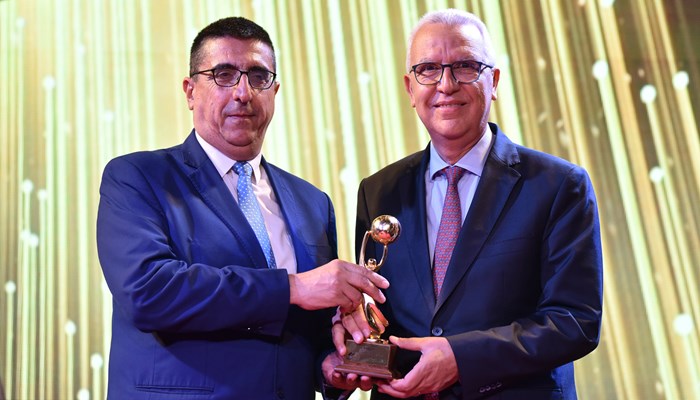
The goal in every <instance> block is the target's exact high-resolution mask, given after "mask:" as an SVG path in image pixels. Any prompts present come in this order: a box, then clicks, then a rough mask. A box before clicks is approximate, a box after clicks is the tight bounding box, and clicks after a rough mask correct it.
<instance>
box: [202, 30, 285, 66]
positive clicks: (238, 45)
mask: <svg viewBox="0 0 700 400" xmlns="http://www.w3.org/2000/svg"><path fill="white" fill-rule="evenodd" d="M202 50H203V52H202V55H203V57H202V68H203V69H206V68H213V67H215V66H217V65H232V66H234V67H236V68H240V69H244V70H248V69H249V68H252V67H262V68H265V69H267V70H270V71H273V72H274V71H275V54H274V52H273V51H272V49H271V48H270V46H269V45H267V44H265V43H263V42H261V41H259V40H256V39H237V38H233V37H217V38H211V39H207V40H206V41H205V42H204V44H203V45H202Z"/></svg>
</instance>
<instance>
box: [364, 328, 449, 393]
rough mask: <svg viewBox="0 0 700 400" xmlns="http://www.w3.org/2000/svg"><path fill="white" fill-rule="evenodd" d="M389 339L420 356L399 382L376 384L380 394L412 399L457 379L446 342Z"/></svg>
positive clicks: (425, 338)
mask: <svg viewBox="0 0 700 400" xmlns="http://www.w3.org/2000/svg"><path fill="white" fill-rule="evenodd" d="M389 340H390V341H391V342H392V343H393V344H395V345H397V346H398V347H400V348H402V349H406V350H414V351H420V352H421V357H420V360H418V363H417V364H416V365H415V366H414V367H413V369H412V370H411V371H409V372H408V374H406V376H405V377H403V378H402V379H393V380H391V381H378V382H376V384H377V387H378V388H379V391H380V392H382V393H386V394H388V395H391V396H393V397H398V398H407V397H414V396H419V395H421V394H426V393H432V392H439V391H440V390H442V389H444V388H446V387H448V386H450V385H452V384H453V383H455V382H457V380H458V379H459V374H458V373H459V371H458V370H457V361H456V360H455V355H454V353H453V352H452V347H451V346H450V344H449V343H448V342H447V339H445V338H442V337H424V338H399V337H396V336H391V337H390V338H389Z"/></svg>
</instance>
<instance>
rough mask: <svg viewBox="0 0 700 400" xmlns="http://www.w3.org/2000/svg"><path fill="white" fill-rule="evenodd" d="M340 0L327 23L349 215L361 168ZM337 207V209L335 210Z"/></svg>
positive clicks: (334, 2)
mask: <svg viewBox="0 0 700 400" xmlns="http://www.w3.org/2000/svg"><path fill="white" fill-rule="evenodd" d="M340 1H341V0H331V1H329V3H328V12H329V17H328V19H329V21H328V25H329V26H330V32H331V42H332V43H333V54H332V55H333V61H334V62H333V64H334V65H335V68H336V81H335V82H334V88H335V90H336V91H337V93H338V94H337V96H338V108H339V109H340V110H341V112H340V132H338V133H339V134H340V139H341V141H342V146H341V147H342V151H343V157H344V160H345V165H344V166H343V167H342V169H341V171H340V181H341V182H342V184H343V190H342V196H343V199H344V201H343V203H344V204H345V208H346V210H347V214H349V215H352V214H353V210H355V207H356V202H357V195H356V193H355V190H354V188H356V187H358V185H359V183H360V178H359V173H358V172H359V171H360V166H359V163H358V154H357V149H356V148H355V132H357V131H356V129H357V126H356V125H355V120H354V116H355V110H354V108H353V103H352V97H351V93H350V90H349V87H348V86H349V85H348V82H350V81H351V80H352V79H351V75H350V72H349V71H348V63H349V62H350V61H349V60H348V58H347V54H348V52H349V50H348V49H347V47H346V46H345V43H346V41H345V36H344V34H343V27H344V25H345V23H346V20H345V18H343V16H342V14H341V9H340ZM336 207H337V206H336ZM345 227H346V229H345V236H346V237H347V238H353V237H354V231H355V227H354V226H353V225H352V224H346V225H345ZM352 248H353V245H352V243H348V244H347V245H346V246H345V247H344V250H343V251H344V252H345V253H347V254H343V255H342V256H341V257H342V258H345V259H354V256H353V255H352V254H350V253H351V251H350V249H352Z"/></svg>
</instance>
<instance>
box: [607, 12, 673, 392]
mask: <svg viewBox="0 0 700 400" xmlns="http://www.w3.org/2000/svg"><path fill="white" fill-rule="evenodd" d="M601 19H602V21H601V23H602V25H603V26H605V27H606V29H605V31H604V32H605V34H606V40H605V43H606V45H607V48H608V53H609V54H615V55H621V54H624V52H623V47H622V44H621V39H620V37H619V32H618V31H617V25H616V18H615V15H614V12H612V9H610V8H608V9H601ZM615 61H616V62H613V63H611V66H612V67H613V75H615V76H625V74H626V73H627V72H626V70H625V63H624V60H623V59H619V60H615ZM613 84H614V85H615V86H616V90H615V96H616V98H617V100H618V104H619V107H620V114H621V121H622V123H623V124H624V125H626V126H625V128H624V129H625V138H626V139H627V142H626V146H623V147H616V146H613V149H615V148H619V149H620V150H622V149H626V152H625V154H626V155H628V156H629V161H630V162H631V166H632V168H633V169H632V170H633V171H639V172H638V173H636V174H633V175H631V177H632V180H633V181H634V183H635V186H634V189H635V190H636V194H637V196H636V198H637V199H638V200H639V214H637V215H639V216H644V218H643V219H641V221H640V220H639V217H635V218H630V217H628V219H627V220H628V225H629V228H630V229H629V233H630V234H631V237H633V238H635V240H634V241H633V244H634V246H635V252H634V254H635V257H637V272H638V275H639V278H640V284H641V287H642V293H643V301H644V305H645V310H646V311H647V314H648V316H649V326H650V329H651V340H652V341H653V343H654V351H655V353H656V356H657V362H658V364H659V374H660V377H661V381H662V385H663V387H664V392H665V393H666V395H667V396H675V398H678V396H679V388H678V385H677V382H676V380H675V377H674V372H675V366H674V364H673V363H672V358H671V356H670V353H669V349H668V344H669V341H668V337H667V335H666V332H665V329H664V326H665V321H664V319H663V313H662V312H661V307H663V306H664V304H663V303H664V301H660V300H662V299H661V298H660V297H659V294H660V293H659V292H657V288H656V286H655V284H656V283H655V280H654V272H655V271H658V270H667V269H669V268H671V266H669V265H668V261H667V260H668V258H667V249H666V247H665V240H664V237H663V235H662V234H661V232H662V229H661V226H660V223H659V216H658V212H657V205H656V204H655V202H654V195H653V192H652V191H651V190H650V187H649V180H648V176H647V174H646V172H647V171H649V168H648V167H647V165H646V161H645V160H644V150H643V145H642V143H641V139H640V138H641V135H640V133H639V126H638V123H637V118H636V116H635V115H634V110H633V102H632V100H631V98H630V93H629V88H628V87H627V85H625V84H624V82H621V80H619V79H618V80H615V81H613ZM606 111H607V110H606ZM606 116H607V112H606ZM616 134H617V133H616ZM620 141H621V143H620V145H622V137H620ZM621 153H623V151H614V150H613V156H614V157H615V159H617V158H618V157H620V156H621ZM625 167H626V166H625ZM616 168H620V166H619V165H618V164H617V163H616ZM621 172H622V171H620V172H618V176H619V175H620V173H621ZM625 189H627V188H621V194H622V195H623V198H624V197H626V196H627V193H626V190H625ZM629 197H632V196H629ZM628 204H629V206H633V205H632V204H630V203H627V202H625V209H627V207H628ZM634 206H635V207H636V199H635V204H634ZM635 214H636V213H635ZM645 239H646V246H648V248H647V249H644V246H643V243H642V242H643V241H645ZM637 246H639V247H637ZM647 251H648V253H647ZM644 253H647V254H648V255H649V257H650V258H651V259H649V258H644V259H643V260H640V259H639V258H641V257H639V255H641V254H644ZM652 266H653V268H652ZM661 294H664V295H665V292H664V291H662V293H661Z"/></svg>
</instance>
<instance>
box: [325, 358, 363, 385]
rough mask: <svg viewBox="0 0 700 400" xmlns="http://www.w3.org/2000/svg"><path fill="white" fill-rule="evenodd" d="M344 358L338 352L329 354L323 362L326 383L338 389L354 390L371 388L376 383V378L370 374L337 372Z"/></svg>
mask: <svg viewBox="0 0 700 400" xmlns="http://www.w3.org/2000/svg"><path fill="white" fill-rule="evenodd" d="M342 362H343V359H342V358H341V357H340V355H339V354H338V353H337V352H333V353H331V354H329V355H328V356H327V357H326V358H325V359H324V360H323V363H322V364H321V369H322V371H323V377H324V378H325V379H326V383H328V384H329V385H331V386H333V387H336V388H338V389H344V390H352V389H356V388H360V389H362V390H370V389H372V386H373V385H374V380H373V379H372V378H370V377H368V376H358V375H357V374H341V373H340V372H335V367H336V366H338V365H340V364H341V363H342Z"/></svg>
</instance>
